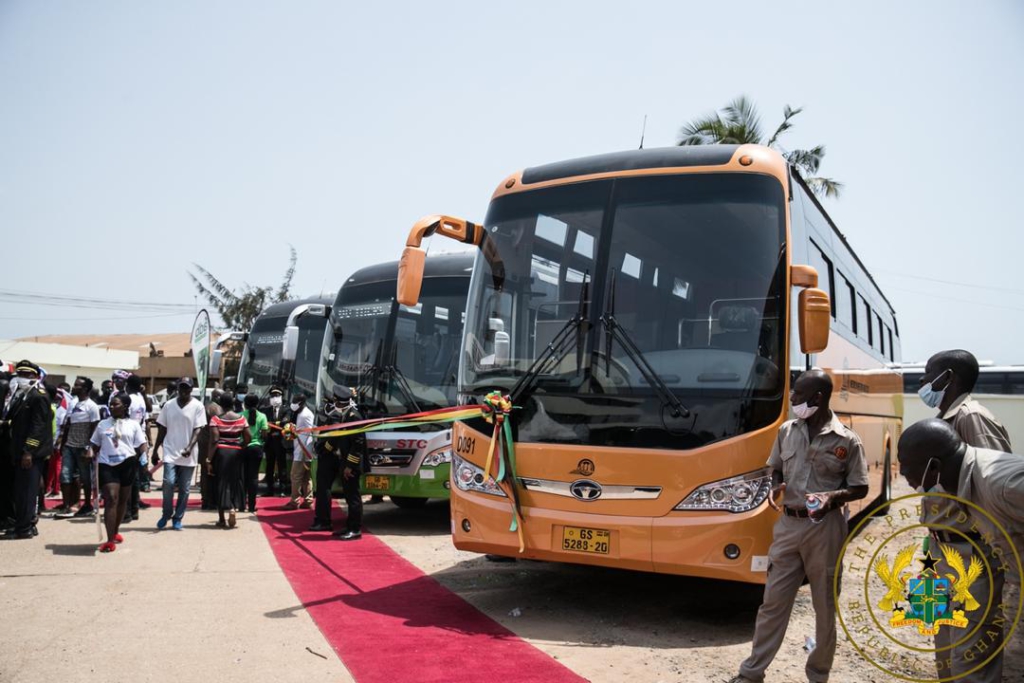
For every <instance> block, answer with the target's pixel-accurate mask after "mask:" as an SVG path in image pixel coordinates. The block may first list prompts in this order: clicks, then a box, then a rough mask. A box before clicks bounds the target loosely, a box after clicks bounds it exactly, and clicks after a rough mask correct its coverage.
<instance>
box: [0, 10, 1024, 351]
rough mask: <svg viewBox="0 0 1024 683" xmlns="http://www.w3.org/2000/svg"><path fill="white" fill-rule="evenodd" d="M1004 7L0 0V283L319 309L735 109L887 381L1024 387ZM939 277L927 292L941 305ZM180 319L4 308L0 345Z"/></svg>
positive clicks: (1018, 107) (1012, 51) (1015, 94)
mask: <svg viewBox="0 0 1024 683" xmlns="http://www.w3.org/2000/svg"><path fill="white" fill-rule="evenodd" d="M1022 73H1024V3H1020V2H1016V1H1014V0H1005V1H991V2H977V3H965V2H933V1H929V2H899V3H894V2H858V3H822V2H772V3H767V2H731V3H728V5H715V4H708V3H703V2H702V3H697V2H681V1H679V0H675V1H670V2H657V3H654V2H628V3H626V2H571V3H570V2H550V1H548V2H537V3H533V2H517V3H485V2H465V3H444V2H439V3H411V2H410V3H396V4H389V3H358V4H357V3H347V2H314V1H312V0H307V1H304V2H253V1H247V2H241V1H238V2H227V1H225V2H216V3H211V2H206V1H202V2H199V1H195V2H193V1H185V0H176V1H174V2H131V1H128V0H125V1H123V2H105V1H99V0H96V1H91V2H77V1H73V0H66V1H56V0H54V1H30V0H21V1H16V0H6V1H5V2H0V235H2V240H3V244H4V254H5V259H4V260H5V263H4V266H3V269H2V272H3V278H2V280H0V282H2V284H0V289H6V290H17V291H21V292H33V293H47V294H59V295H75V296H88V297H97V298H105V299H125V300H132V301H146V302H164V303H175V304H185V305H190V304H194V303H195V292H194V290H193V287H192V285H191V283H190V281H189V279H188V276H187V270H188V268H189V267H190V265H191V264H192V263H193V262H197V263H200V264H201V265H203V266H205V267H206V268H207V269H209V270H210V271H212V272H213V273H215V274H216V275H217V276H218V277H219V278H220V279H221V280H223V281H224V282H225V283H227V284H229V285H232V286H237V285H241V284H242V283H243V282H248V283H253V284H276V283H277V282H278V281H279V280H280V276H281V274H282V273H283V271H284V269H285V267H286V265H287V245H288V244H292V245H294V246H295V248H296V249H297V250H298V253H299V267H298V273H297V275H296V279H295V291H296V293H297V294H302V295H309V294H317V293H319V292H320V291H321V290H335V289H337V288H338V286H340V284H341V283H342V282H343V281H344V279H345V278H346V277H347V276H348V275H349V274H350V273H352V272H353V271H354V270H355V269H357V268H359V267H362V266H364V265H368V264H371V263H375V262H378V261H383V260H389V259H395V258H397V257H398V256H399V254H400V252H401V248H402V246H403V244H404V240H405V236H406V234H407V232H408V229H409V227H410V226H411V225H412V223H413V222H414V221H415V220H416V219H417V218H419V217H420V216H422V215H426V214H430V213H442V212H443V213H449V214H455V215H462V216H465V217H467V218H470V219H477V220H480V219H482V218H483V215H484V212H485V210H486V207H487V201H488V199H489V198H490V195H491V192H492V191H493V190H494V188H495V186H496V185H497V183H498V182H499V181H500V180H502V179H503V178H504V176H505V175H507V174H508V173H510V172H512V171H514V170H516V169H518V168H522V167H525V166H532V165H536V164H540V163H545V162H549V161H557V160H560V159H565V158H571V157H575V156H583V155H588V154H594V153H600V152H607V151H615V150H621V149H629V148H635V147H636V146H637V143H638V139H639V134H640V127H641V123H642V121H643V117H644V115H645V114H646V115H647V116H648V123H647V139H646V146H647V147H655V146H667V145H672V144H674V143H675V142H676V139H677V135H678V130H679V127H680V126H681V125H682V124H683V123H685V122H686V121H687V120H689V119H691V118H694V117H697V116H699V115H701V114H705V113H709V112H710V111H712V110H714V109H716V108H718V107H720V106H722V105H724V104H725V103H726V102H727V101H729V100H730V99H732V98H733V97H735V96H737V95H740V94H747V95H748V96H750V97H751V98H753V99H754V100H755V101H756V102H757V103H758V105H759V107H760V110H761V113H762V116H763V119H764V124H765V127H766V128H768V129H772V128H774V125H775V124H776V123H777V122H778V121H779V120H780V118H781V112H782V108H783V106H784V105H785V104H787V103H788V104H791V105H793V106H803V107H804V108H805V109H804V113H803V114H801V115H800V116H799V117H797V119H796V120H795V124H796V125H795V128H794V129H793V130H792V131H791V132H790V133H789V134H788V135H787V136H786V137H785V138H784V139H783V143H784V144H785V145H786V146H787V147H789V148H795V147H810V146H812V145H814V144H818V143H822V144H825V145H826V146H827V150H828V153H827V156H826V159H825V163H824V165H823V167H822V173H823V174H824V175H829V176H832V177H834V178H836V179H838V180H841V181H843V182H844V183H845V184H846V192H845V194H844V196H843V198H842V199H840V200H838V201H834V200H833V201H828V202H826V208H827V209H828V210H829V212H830V213H831V215H832V216H833V218H834V219H835V221H836V222H837V224H838V225H839V227H840V228H841V229H842V230H843V231H844V232H845V233H846V234H847V236H848V237H849V239H850V241H851V243H852V244H853V245H854V248H855V249H856V250H857V251H858V252H859V254H860V256H861V258H862V259H863V260H864V262H865V263H866V264H867V266H868V267H869V269H871V270H872V271H873V273H874V274H875V277H876V279H877V280H878V281H879V283H880V284H881V285H882V287H883V289H884V290H885V291H886V293H887V294H888V295H889V298H890V300H891V301H892V302H893V305H894V307H895V308H896V311H897V316H898V319H899V321H900V329H901V332H902V336H903V349H904V358H905V359H907V360H917V359H924V358H925V357H926V356H927V355H928V354H929V353H931V352H932V351H934V350H937V349H940V348H948V347H964V348H967V349H970V350H972V351H974V352H975V353H976V355H978V356H979V358H982V359H990V360H993V361H996V362H999V363H1024V282H1022V279H1021V277H1020V272H1021V270H1022V260H1024V225H1022V222H1024V221H1022V219H1021V217H1020V216H1021V213H1020V211H1019V207H1020V205H1021V198H1022V195H1024V189H1022V180H1024V172H1022V169H1024V135H1022V134H1021V130H1020V129H1021V120H1022V112H1024V76H1022ZM950 283H952V284H950ZM191 318H192V316H191V314H188V313H186V314H181V315H175V316H169V315H168V314H167V313H166V312H156V311H153V312H148V313H146V312H143V313H139V312H125V311H117V310H97V309H92V308H81V307H73V308H72V307H60V306H39V305H26V304H23V303H11V302H4V301H0V338H10V337H22V336H29V335H33V334H57V333H91V332H97V333H100V332H168V331H188V330H189V329H190V327H191V322H192V320H191Z"/></svg>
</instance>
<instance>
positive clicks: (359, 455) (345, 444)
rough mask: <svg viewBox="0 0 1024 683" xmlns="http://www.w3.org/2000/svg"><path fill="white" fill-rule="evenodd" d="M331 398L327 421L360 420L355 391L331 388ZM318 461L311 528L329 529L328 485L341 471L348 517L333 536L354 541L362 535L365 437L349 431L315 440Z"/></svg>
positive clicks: (329, 504) (343, 387) (329, 489)
mask: <svg viewBox="0 0 1024 683" xmlns="http://www.w3.org/2000/svg"><path fill="white" fill-rule="evenodd" d="M331 398H332V399H333V400H332V401H331V402H330V403H329V404H328V405H327V406H326V409H325V413H326V417H327V420H328V421H329V423H330V424H339V423H345V422H358V421H359V420H362V419H363V416H362V414H361V413H360V412H359V409H358V408H357V407H356V403H355V392H353V391H352V390H351V389H349V388H348V387H345V386H341V385H337V386H335V387H334V390H333V392H332V395H331ZM317 454H318V455H317V457H318V459H319V463H318V464H317V471H316V519H315V520H314V523H313V527H312V530H313V531H330V530H331V528H332V527H331V486H332V485H333V484H334V480H335V478H336V477H337V476H338V473H339V472H340V473H341V487H342V492H343V493H344V495H345V503H346V504H347V505H348V518H347V520H346V523H345V529H344V531H336V532H334V535H335V536H337V537H338V538H340V539H341V540H343V541H354V540H356V539H358V538H360V537H361V536H362V527H363V497H362V494H360V492H359V476H360V474H361V473H362V471H363V458H364V456H365V454H366V436H365V435H364V434H350V435H347V436H332V437H327V438H324V439H318V440H317Z"/></svg>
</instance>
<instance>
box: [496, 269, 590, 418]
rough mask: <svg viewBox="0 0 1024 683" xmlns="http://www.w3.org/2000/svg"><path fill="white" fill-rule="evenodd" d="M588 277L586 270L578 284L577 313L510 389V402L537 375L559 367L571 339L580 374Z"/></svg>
mask: <svg viewBox="0 0 1024 683" xmlns="http://www.w3.org/2000/svg"><path fill="white" fill-rule="evenodd" d="M589 277H590V271H589V270H588V271H587V272H585V273H584V274H583V286H582V287H581V288H580V301H579V304H578V305H577V306H576V313H575V314H574V315H573V316H572V317H571V318H570V319H569V320H566V321H565V324H564V325H562V327H561V328H560V329H559V330H558V333H557V334H556V335H555V336H554V338H553V339H552V340H551V342H550V343H549V344H548V345H547V348H545V349H544V350H543V351H542V352H541V354H540V355H539V356H537V360H535V361H533V364H532V365H531V366H530V369H529V370H527V371H526V372H525V373H524V374H523V376H522V377H520V378H519V381H517V382H516V383H515V385H513V387H512V389H511V390H510V391H509V397H511V399H512V403H513V404H515V403H516V402H518V401H519V399H520V398H522V395H523V394H525V393H526V392H527V391H528V390H529V389H530V388H531V387H532V386H533V384H534V383H535V382H536V381H537V378H538V377H540V376H541V375H542V374H547V373H548V372H550V371H551V370H554V369H555V368H557V367H558V365H559V364H560V363H561V362H562V359H563V358H565V356H566V354H567V353H569V350H570V349H571V348H572V344H573V343H575V345H576V373H577V374H579V371H580V369H581V363H582V359H583V352H582V346H583V343H584V339H585V336H586V332H587V328H589V326H590V323H589V322H588V321H587V314H588V310H589V304H590V282H589ZM573 332H575V333H576V336H575V337H573V335H572V333H573ZM552 361H553V362H552Z"/></svg>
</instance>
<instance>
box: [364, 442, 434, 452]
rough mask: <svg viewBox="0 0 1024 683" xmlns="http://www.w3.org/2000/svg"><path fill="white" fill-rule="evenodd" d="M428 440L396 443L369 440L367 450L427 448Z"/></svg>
mask: <svg viewBox="0 0 1024 683" xmlns="http://www.w3.org/2000/svg"><path fill="white" fill-rule="evenodd" d="M426 446H427V440H426V439H397V440H395V441H384V440H383V439H368V440H367V441H366V447H367V448H373V449H375V450H382V451H386V450H388V449H389V448H402V449H415V450H419V449H421V448H426Z"/></svg>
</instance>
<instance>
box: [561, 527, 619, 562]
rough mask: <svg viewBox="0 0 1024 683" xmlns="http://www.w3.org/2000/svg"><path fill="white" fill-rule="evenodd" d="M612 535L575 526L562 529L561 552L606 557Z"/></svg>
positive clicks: (607, 532)
mask: <svg viewBox="0 0 1024 683" xmlns="http://www.w3.org/2000/svg"><path fill="white" fill-rule="evenodd" d="M611 539H612V533H611V532H610V531H608V530H607V529H586V528H583V527H577V526H567V527H562V550H571V551H573V552H577V553H592V554H595V555H607V554H608V550H609V548H610V546H611Z"/></svg>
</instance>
